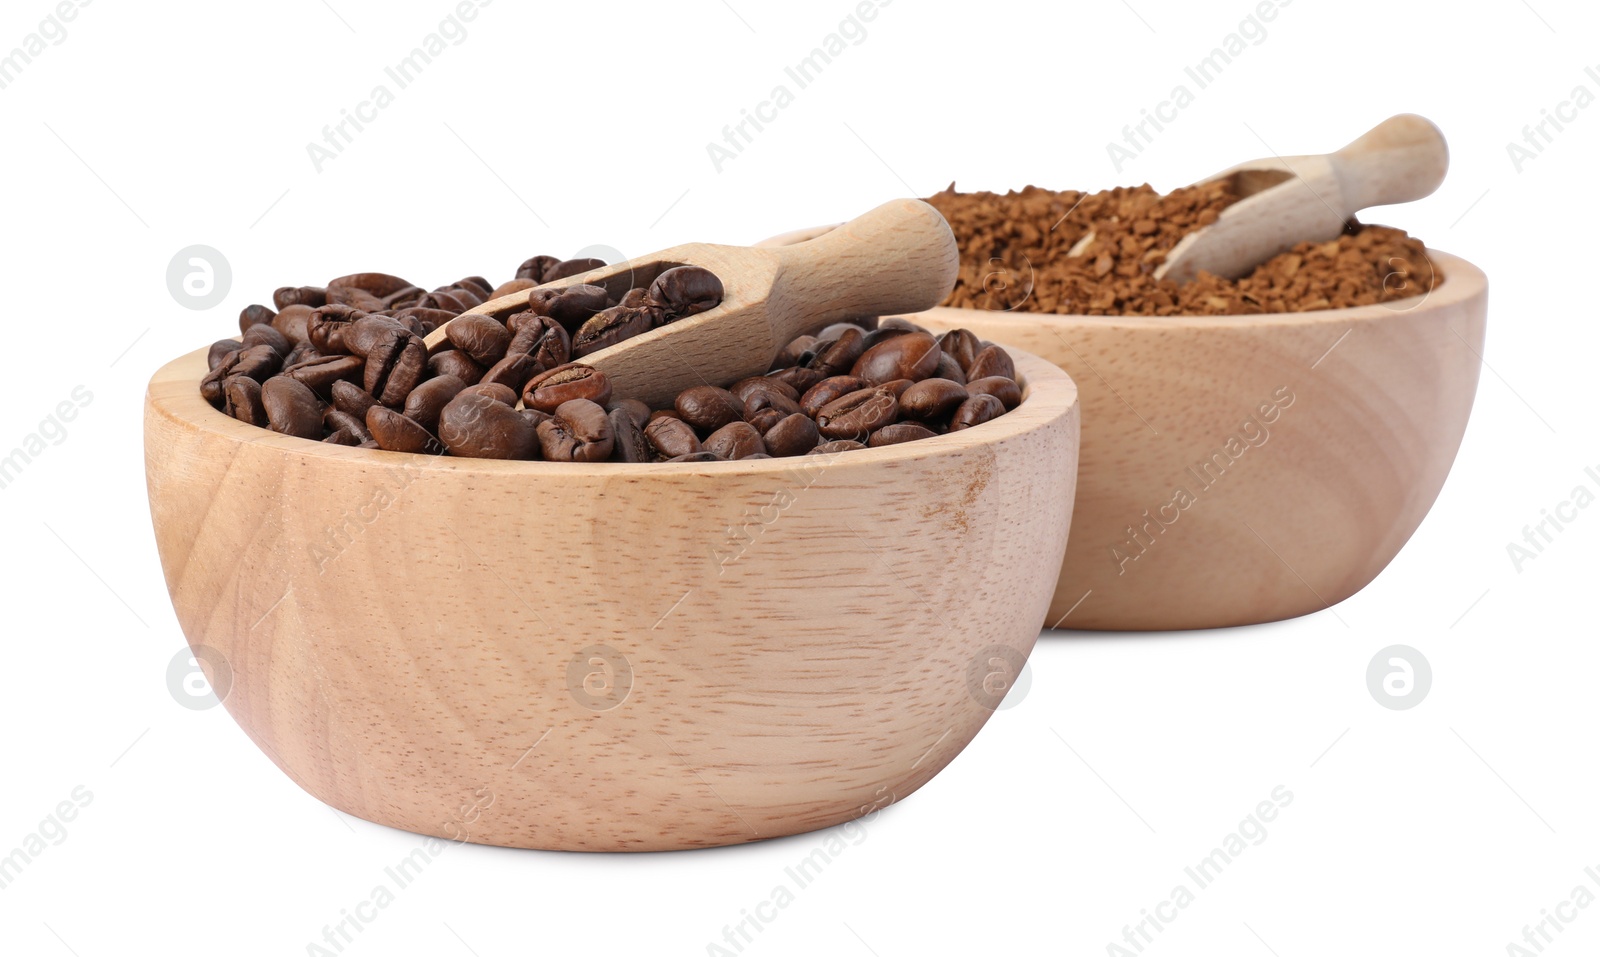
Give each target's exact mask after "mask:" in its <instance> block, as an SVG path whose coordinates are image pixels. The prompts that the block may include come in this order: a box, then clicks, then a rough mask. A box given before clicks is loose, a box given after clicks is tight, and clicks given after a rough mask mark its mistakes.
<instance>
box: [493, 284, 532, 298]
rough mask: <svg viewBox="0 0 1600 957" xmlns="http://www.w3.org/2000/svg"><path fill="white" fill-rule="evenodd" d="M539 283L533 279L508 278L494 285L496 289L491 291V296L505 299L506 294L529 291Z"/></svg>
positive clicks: (511, 294)
mask: <svg viewBox="0 0 1600 957" xmlns="http://www.w3.org/2000/svg"><path fill="white" fill-rule="evenodd" d="M537 285H539V284H538V283H537V282H535V281H533V280H532V279H508V280H506V281H505V282H503V283H501V284H500V285H498V286H496V287H494V290H493V291H492V292H490V293H489V298H490V299H491V300H493V299H503V298H505V297H506V296H514V295H516V294H517V293H519V292H527V291H528V290H529V289H532V288H533V287H534V286H537Z"/></svg>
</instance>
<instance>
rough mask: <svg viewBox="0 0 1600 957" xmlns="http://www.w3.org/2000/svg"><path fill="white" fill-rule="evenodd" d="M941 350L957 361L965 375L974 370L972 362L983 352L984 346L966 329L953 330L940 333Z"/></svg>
mask: <svg viewBox="0 0 1600 957" xmlns="http://www.w3.org/2000/svg"><path fill="white" fill-rule="evenodd" d="M939 349H940V351H941V352H943V353H944V354H945V355H947V356H949V357H950V358H952V359H954V360H955V361H956V364H957V365H959V366H961V371H962V372H963V373H964V372H966V371H967V370H968V369H970V368H972V360H973V359H975V358H977V355H978V353H979V352H982V351H983V344H982V343H981V342H980V341H979V340H978V337H977V336H975V335H973V334H972V333H971V332H970V331H969V330H966V329H951V330H950V331H948V332H944V333H940V335H939ZM968 378H970V376H969V377H968Z"/></svg>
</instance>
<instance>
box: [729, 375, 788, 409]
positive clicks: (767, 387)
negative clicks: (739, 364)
mask: <svg viewBox="0 0 1600 957" xmlns="http://www.w3.org/2000/svg"><path fill="white" fill-rule="evenodd" d="M728 391H729V392H732V393H733V394H734V395H736V396H738V397H739V398H740V399H743V400H744V404H745V406H746V407H747V408H748V406H749V405H750V396H751V395H753V394H754V393H756V392H768V393H775V394H777V395H781V396H783V397H784V398H786V399H788V400H789V401H790V402H799V401H800V393H798V392H796V391H794V387H793V386H791V385H789V384H788V383H787V382H779V381H778V380H777V379H772V378H768V377H767V376H764V375H757V376H750V377H749V378H746V379H740V380H739V381H738V382H735V383H734V384H733V385H730V386H728Z"/></svg>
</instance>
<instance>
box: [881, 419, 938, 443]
mask: <svg viewBox="0 0 1600 957" xmlns="http://www.w3.org/2000/svg"><path fill="white" fill-rule="evenodd" d="M937 434H938V433H937V432H934V431H933V430H932V429H930V428H928V427H927V426H925V425H918V424H917V423H915V422H896V423H895V424H893V425H886V426H884V427H883V428H881V429H879V430H878V431H876V432H874V433H872V435H871V436H870V437H869V438H868V439H867V447H868V448H873V449H876V448H880V447H882V446H885V445H899V444H900V443H902V442H915V441H916V440H918V439H931V438H933V437H934V436H935V435H937Z"/></svg>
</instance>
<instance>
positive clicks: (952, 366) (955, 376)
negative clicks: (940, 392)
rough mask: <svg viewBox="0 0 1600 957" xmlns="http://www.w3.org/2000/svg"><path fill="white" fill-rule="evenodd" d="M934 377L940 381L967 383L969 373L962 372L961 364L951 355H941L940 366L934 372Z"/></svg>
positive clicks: (946, 353)
mask: <svg viewBox="0 0 1600 957" xmlns="http://www.w3.org/2000/svg"><path fill="white" fill-rule="evenodd" d="M933 374H934V376H936V377H937V378H940V379H949V380H950V381H951V382H957V383H965V382H966V381H967V373H966V372H965V371H964V370H962V368H961V363H959V362H957V361H956V360H954V359H952V358H950V353H948V352H941V353H939V365H938V367H937V368H935V369H934V370H933Z"/></svg>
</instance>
